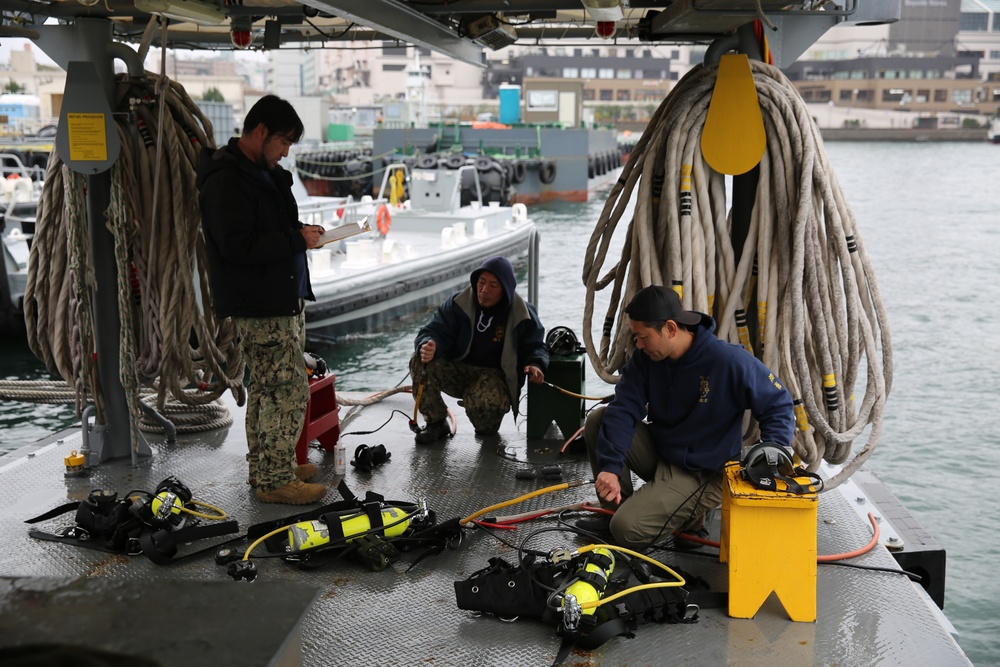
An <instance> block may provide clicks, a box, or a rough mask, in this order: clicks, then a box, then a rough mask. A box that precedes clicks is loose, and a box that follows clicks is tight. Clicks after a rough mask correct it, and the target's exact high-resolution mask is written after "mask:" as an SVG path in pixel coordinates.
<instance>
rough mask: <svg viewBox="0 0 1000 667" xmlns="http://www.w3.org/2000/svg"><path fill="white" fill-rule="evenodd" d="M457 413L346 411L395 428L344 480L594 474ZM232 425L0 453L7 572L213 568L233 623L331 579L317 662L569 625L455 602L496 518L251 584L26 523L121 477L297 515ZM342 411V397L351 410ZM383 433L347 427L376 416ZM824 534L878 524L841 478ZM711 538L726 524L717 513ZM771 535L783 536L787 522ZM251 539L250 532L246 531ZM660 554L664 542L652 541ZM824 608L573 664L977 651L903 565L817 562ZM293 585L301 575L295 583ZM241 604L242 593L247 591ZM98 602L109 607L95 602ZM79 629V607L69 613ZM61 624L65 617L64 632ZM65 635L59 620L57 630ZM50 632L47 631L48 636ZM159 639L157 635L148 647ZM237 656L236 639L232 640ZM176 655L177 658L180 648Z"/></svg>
mask: <svg viewBox="0 0 1000 667" xmlns="http://www.w3.org/2000/svg"><path fill="white" fill-rule="evenodd" d="M450 405H451V406H452V409H453V411H454V412H455V414H456V416H457V419H458V433H457V435H456V436H455V437H454V438H453V439H451V440H448V441H447V442H446V443H438V444H435V445H430V446H423V447H416V446H414V444H413V435H412V433H411V432H410V431H409V429H408V428H407V423H406V420H405V419H404V418H403V417H401V416H400V415H396V416H394V417H392V418H391V420H390V416H391V412H392V410H399V411H401V412H402V413H403V414H411V413H412V410H413V400H412V398H411V397H410V396H408V395H395V396H391V397H389V398H388V399H386V400H384V401H382V402H381V403H378V404H375V405H373V406H370V407H366V408H364V409H362V410H360V411H359V412H358V413H357V417H356V419H351V420H349V421H347V423H346V424H345V425H344V426H343V428H342V430H343V431H344V432H345V435H344V442H345V443H346V444H347V448H348V455H349V456H350V455H351V454H353V451H354V448H355V447H357V446H358V445H360V444H362V443H367V444H369V445H375V444H384V445H385V446H386V448H387V449H388V450H389V451H390V452H391V453H392V458H391V460H390V461H389V462H388V463H386V464H384V465H382V466H380V467H378V468H376V469H375V470H374V471H372V472H371V473H368V474H365V473H360V472H358V471H356V470H355V469H354V468H352V467H350V466H348V473H347V483H348V485H349V486H350V488H351V489H352V490H353V491H354V492H355V493H356V494H358V495H363V494H364V492H365V491H368V490H372V491H376V492H378V493H381V494H383V495H384V496H385V497H386V498H389V499H393V500H416V499H419V498H426V499H427V502H428V504H429V506H430V507H431V509H433V510H434V511H435V512H436V513H437V516H438V519H439V520H444V519H448V518H451V517H456V516H457V517H465V516H468V515H470V514H472V513H473V512H475V511H477V510H479V509H481V508H483V507H487V506H489V505H492V504H494V503H498V502H502V501H505V500H508V499H511V498H515V497H517V496H520V495H522V494H524V493H527V492H529V491H532V490H534V489H536V488H540V487H541V486H545V485H547V483H546V482H541V481H523V480H516V479H515V477H514V475H515V472H516V471H517V470H518V469H520V468H523V467H525V466H526V465H535V464H543V463H560V464H562V465H563V477H564V479H566V480H574V479H587V478H589V468H588V466H587V464H586V463H585V462H583V461H580V460H579V459H572V458H567V457H566V456H560V455H559V452H558V450H559V448H560V446H561V445H562V441H561V439H558V438H556V439H552V438H550V439H545V440H530V441H529V440H528V439H527V438H525V437H524V435H523V432H524V424H523V423H522V422H523V416H522V417H521V418H520V419H519V422H518V423H517V424H516V425H515V423H514V420H513V419H512V418H511V417H507V418H505V420H504V424H503V427H502V429H501V433H500V435H499V437H497V438H492V439H482V438H478V437H476V436H474V435H473V433H472V427H471V425H470V424H469V423H468V421H467V420H466V419H465V416H464V413H463V411H462V410H461V408H458V407H457V406H455V404H454V402H451V403H450ZM229 407H230V409H231V410H232V411H233V413H234V418H235V424H234V426H232V427H231V428H230V429H227V430H224V431H222V432H214V433H209V434H203V435H197V436H179V437H178V442H177V443H176V444H171V445H167V444H162V443H159V442H157V440H156V438H157V436H151V437H150V439H151V440H152V442H151V444H152V446H153V449H154V452H155V456H154V457H153V458H152V459H151V460H148V461H145V462H142V463H140V465H139V466H138V467H136V468H133V467H132V466H131V465H130V464H129V463H128V462H123V463H111V464H105V465H103V466H101V467H100V468H98V469H96V470H95V471H94V474H93V475H92V476H91V477H90V478H86V479H65V478H64V477H63V472H64V470H65V468H64V464H63V457H64V456H66V455H67V454H69V452H70V450H71V449H78V448H79V447H80V436H79V434H78V433H76V434H72V435H65V436H62V442H53V443H52V444H51V445H50V446H48V447H42V448H40V449H36V450H35V453H34V454H33V455H32V456H31V457H30V458H29V457H27V456H25V455H23V454H22V455H20V456H18V455H17V454H15V455H11V456H8V457H5V458H0V576H5V577H57V578H63V579H67V578H68V579H77V578H84V579H89V580H95V581H100V582H103V583H107V584H108V585H109V586H111V585H112V583H111V582H135V583H137V584H140V585H149V586H151V587H153V588H151V590H153V589H154V588H159V587H167V588H170V587H171V586H172V585H174V582H192V581H193V582H204V583H203V585H201V586H191V585H189V584H187V583H185V584H183V585H181V584H179V583H178V585H177V586H176V591H177V594H178V595H179V596H182V597H183V598H190V600H188V602H190V603H195V602H196V603H197V604H198V605H199V608H200V609H203V610H204V611H203V612H201V613H203V614H205V615H207V616H208V617H209V618H210V620H211V622H219V623H223V622H225V619H226V618H227V617H228V616H230V615H231V614H232V613H233V605H234V600H236V599H237V598H234V597H231V596H229V595H227V591H228V590H229V589H231V590H232V595H233V596H237V595H240V594H242V593H243V592H244V589H246V588H254V587H258V586H261V584H274V583H276V582H277V583H289V584H291V583H294V584H300V585H304V586H309V587H315V588H317V589H318V590H319V595H318V597H317V598H316V600H315V602H314V603H313V604H312V606H311V608H310V609H309V611H308V612H307V613H306V616H305V618H304V620H303V624H302V662H303V664H305V665H316V666H325V665H348V664H350V665H358V666H364V665H378V666H380V667H381V666H384V665H418V664H419V665H437V666H441V665H455V666H462V667H465V666H472V665H483V666H493V665H517V666H520V665H549V664H551V663H552V660H553V658H554V657H555V655H556V651H557V650H558V647H559V644H560V639H559V638H558V637H557V636H556V634H555V632H554V628H553V627H550V626H547V625H544V624H542V623H540V622H535V621H530V620H518V621H516V622H514V623H506V622H502V621H500V620H498V619H496V618H493V617H488V616H484V617H476V616H475V615H473V614H471V613H469V612H466V611H463V610H460V609H458V607H457V606H456V603H455V594H454V587H453V585H454V582H455V581H457V580H460V579H464V578H465V577H467V576H468V575H469V574H471V573H472V572H475V571H476V570H479V569H482V568H483V567H485V566H486V564H487V560H488V559H489V558H490V557H492V556H497V555H498V556H503V557H504V558H506V559H507V560H508V561H510V562H515V561H516V558H517V556H516V551H515V550H513V549H511V548H509V547H507V546H504V545H502V544H501V543H500V542H498V541H497V540H496V539H494V538H492V537H491V536H490V535H488V534H486V531H484V530H478V529H477V530H469V531H466V535H465V539H464V541H463V543H462V545H461V546H460V547H459V548H457V549H454V550H445V552H444V553H442V554H440V555H438V556H432V557H428V558H426V559H424V560H423V561H421V562H420V563H419V564H418V565H417V566H416V567H415V568H414V569H413V570H411V571H410V572H408V573H407V572H405V570H406V569H407V568H408V567H409V565H410V564H411V562H412V561H413V560H414V558H415V554H412V553H411V554H404V556H403V558H402V559H401V560H400V561H399V562H397V563H395V564H394V565H392V566H390V568H389V569H387V570H384V571H382V572H368V571H366V570H364V569H362V568H361V567H360V566H358V565H355V564H353V563H348V562H337V563H335V564H333V565H330V566H327V567H325V568H323V569H319V570H315V571H309V572H306V571H299V570H298V569H296V568H295V567H294V566H293V565H290V564H287V563H284V562H283V561H281V560H280V559H259V560H257V561H256V562H257V566H258V570H259V576H258V579H257V582H255V583H237V582H234V581H232V580H231V579H230V578H229V577H227V576H226V573H225V568H224V567H220V566H217V565H216V564H215V563H214V561H213V559H212V558H211V557H210V556H204V557H198V558H195V559H191V560H188V561H183V562H180V563H177V564H174V565H168V566H158V565H155V564H153V562H152V561H150V560H148V559H147V558H145V557H144V556H137V557H131V558H129V557H124V556H117V555H111V554H106V553H101V552H98V551H91V550H86V549H79V548H74V547H70V546H66V545H60V544H53V543H49V542H41V541H37V540H34V539H32V538H29V537H28V526H27V525H26V524H24V523H23V521H24V520H25V519H27V518H30V517H33V516H36V515H38V514H41V513H43V512H45V511H47V510H49V509H52V508H53V507H56V506H57V505H60V504H63V503H65V502H67V501H69V500H81V499H83V498H84V497H85V496H86V495H87V493H88V492H89V490H90V489H92V488H108V489H113V490H116V491H119V492H126V491H128V490H130V489H147V490H152V489H153V488H154V487H155V486H156V484H157V483H158V482H159V481H160V480H162V479H164V478H166V477H168V476H170V475H174V476H176V477H178V478H179V479H180V480H181V481H183V482H184V483H185V484H187V485H188V486H189V487H190V488H191V490H192V491H193V493H194V496H195V498H196V499H201V500H204V501H205V502H208V503H211V504H213V505H216V506H219V507H221V508H223V509H225V510H226V511H227V512H228V513H229V515H230V516H231V517H233V518H236V519H238V520H239V522H240V526H241V528H245V527H247V526H249V525H252V524H254V523H257V522H260V521H265V520H269V519H276V518H280V517H284V516H287V515H289V514H292V513H295V512H296V508H292V507H288V506H279V505H263V504H261V503H259V502H257V501H256V499H255V498H254V497H253V494H252V491H251V489H250V487H249V486H248V485H247V483H246V477H247V466H246V461H245V458H244V455H245V453H246V445H245V439H244V433H243V427H242V413H241V412H239V411H238V409H237V408H236V407H235V406H234V405H232V404H229ZM345 414H346V409H345V408H342V409H341V418H342V420H343V418H344V415H345ZM387 420H389V423H388V424H387V425H386V426H385V427H383V428H381V429H380V430H378V431H377V432H376V433H374V434H371V435H351V432H355V433H357V432H362V431H372V430H375V429H379V427H380V426H381V425H382V424H383V423H384V422H386V421H387ZM310 460H311V461H313V462H314V463H317V464H319V466H320V469H321V473H320V477H319V479H318V480H314V481H322V482H325V483H327V484H329V485H330V486H331V491H330V492H329V494H328V495H327V497H326V499H325V502H334V501H336V500H339V499H340V498H339V496H338V494H337V493H336V491H335V490H334V488H333V487H335V486H336V482H337V481H339V479H338V478H337V477H335V476H334V474H333V457H332V455H327V454H324V453H323V452H321V451H318V450H314V451H311V452H310ZM591 489H592V487H591V486H590V485H585V486H583V487H580V488H577V489H570V490H568V491H561V492H557V493H554V494H551V495H545V496H540V497H538V498H535V499H532V500H530V501H527V502H525V503H522V504H520V505H518V506H516V507H512V508H509V510H504V511H503V513H511V514H513V513H518V512H523V511H528V510H532V509H542V508H548V507H553V506H558V505H563V504H567V503H572V502H578V501H583V500H593V496H592V491H591ZM818 515H819V519H818V520H819V526H818V548H819V553H820V554H830V553H842V552H846V551H851V550H854V549H856V548H858V547H860V546H862V545H864V544H866V543H867V542H868V541H869V539H870V535H871V532H870V528H869V526H867V525H866V524H865V522H864V521H863V520H862V519H861V518H860V517H859V515H858V513H857V512H856V511H855V510H854V508H853V507H851V505H850V503H849V502H848V501H847V500H846V499H845V498H844V497H843V496H842V495H841V494H840V493H838V492H831V493H826V494H824V495H822V496H821V499H820V503H819V508H818ZM70 517H71V515H64V516H63V517H60V518H59V519H53V520H52V521H50V522H48V523H46V524H43V525H41V527H42V528H43V529H47V530H54V529H56V528H58V527H61V526H63V525H66V524H67V523H69V522H70V521H71V519H70ZM553 525H555V521H554V520H548V519H543V520H539V521H535V522H531V523H528V524H522V525H521V527H520V528H519V529H518V530H517V531H502V533H501V537H503V538H504V539H507V540H508V541H511V542H514V543H516V542H517V541H519V540H521V539H523V537H524V536H526V535H528V534H529V532H531V531H532V530H533V529H535V528H541V527H546V526H553ZM712 532H713V535H712V539H716V540H717V539H718V520H716V521H715V522H714V524H713V531H712ZM773 539H781V537H780V536H773ZM581 544H582V542H580V541H579V538H577V537H575V536H573V535H572V534H569V533H544V534H542V535H540V536H538V537H537V538H536V539H534V540H533V541H532V542H531V546H532V547H535V548H541V549H547V548H552V547H557V546H559V547H570V548H572V547H575V546H579V545H581ZM244 546H245V543H244ZM700 552H701V553H698V552H695V553H690V554H689V553H673V552H658V555H659V557H660V558H661V559H662V560H663V561H664V562H666V563H667V564H669V565H672V566H677V567H679V568H682V569H683V570H685V571H687V572H689V573H691V574H693V575H697V576H699V577H702V578H704V579H705V580H706V581H708V582H709V583H710V585H711V586H712V587H713V589H714V590H725V589H726V585H727V577H728V575H727V572H726V568H725V565H724V564H720V563H719V562H718V557H717V554H718V552H717V550H715V549H711V548H703V549H701V550H700ZM654 555H657V554H654ZM850 562H851V563H852V564H858V565H864V566H876V567H884V568H892V569H898V566H897V565H896V562H895V560H894V559H893V558H892V556H891V555H890V554H889V553H888V551H886V550H885V549H884V548H883V547H881V546H878V547H876V548H875V549H873V550H872V551H871V552H869V553H867V554H865V555H863V556H861V557H858V558H855V559H852V560H851V561H850ZM817 581H818V590H817V614H818V617H817V621H816V622H815V623H794V622H791V621H789V620H788V618H787V616H786V615H785V613H784V610H783V608H782V607H781V604H780V603H779V602H778V601H777V599H776V598H775V597H774V596H773V595H772V596H771V598H769V599H768V601H767V602H765V603H764V606H763V607H762V608H761V610H760V611H759V612H758V613H757V615H756V617H755V618H753V619H731V618H729V617H728V616H727V615H726V613H725V610H724V609H703V610H702V611H701V615H700V620H699V622H698V623H695V624H691V625H662V626H659V625H645V626H641V627H640V628H639V630H638V632H637V636H636V638H634V639H626V638H622V637H619V638H616V639H614V640H612V641H610V642H608V643H607V644H605V645H604V646H602V647H601V648H599V649H597V650H595V651H593V652H587V651H576V650H575V651H574V652H573V653H571V654H570V656H569V657H568V658H567V660H566V661H565V662H564V664H565V665H626V664H627V665H632V666H636V665H662V664H667V663H669V664H672V665H720V664H732V665H741V667H742V666H752V665H762V666H765V665H766V667H773V665H776V664H781V665H834V664H836V665H843V666H850V665H857V666H862V665H863V666H866V667H867V666H870V665H908V666H911V667H919V666H921V665H927V666H933V667H943V666H949V665H969V664H971V663H969V661H968V659H967V658H966V657H965V655H964V653H962V651H961V649H960V648H959V646H958V644H957V642H956V641H955V640H954V639H953V638H952V637H951V635H950V634H949V627H948V624H947V621H946V620H945V619H944V617H943V616H942V615H941V613H940V612H939V611H938V610H937V609H936V607H934V606H933V605H932V604H931V603H930V601H929V598H928V597H927V596H926V595H925V594H924V593H923V591H922V590H920V589H919V587H918V586H916V585H914V584H912V583H911V582H910V581H909V580H908V579H907V578H905V577H903V576H901V575H897V574H891V573H883V572H872V571H866V570H858V569H853V568H846V567H838V566H835V565H820V566H819V571H818V576H817ZM288 590H289V595H292V594H293V591H300V590H301V589H296V588H293V587H289V589H288ZM4 604H5V603H4V602H3V601H2V600H0V645H14V644H20V643H23V642H22V640H21V639H20V638H19V635H17V634H13V633H11V632H9V631H7V630H8V628H7V627H4V625H5V624H4V622H3V620H2V619H3V618H4V617H3V608H2V605H4ZM235 604H238V603H235ZM247 604H248V605H250V606H251V607H252V610H251V611H252V612H253V613H255V614H257V615H259V616H260V617H262V618H264V619H267V618H270V617H271V616H272V615H277V614H280V612H279V611H278V610H276V609H275V608H274V607H273V606H272V605H270V604H263V603H261V602H260V601H253V602H247ZM95 613H96V611H95ZM160 621H162V619H156V618H154V617H153V616H152V615H149V616H147V617H143V616H142V615H135V616H134V623H135V624H136V625H137V626H142V625H145V624H155V623H158V622H160ZM65 623H66V625H65V627H66V628H67V629H68V628H70V627H72V623H73V619H72V618H67V619H66V620H65ZM55 627H56V626H53V632H54V633H55V634H59V633H58V632H56V630H55ZM237 637H239V635H235V636H230V635H223V636H221V637H220V638H219V642H220V643H221V644H222V645H223V646H231V647H232V648H233V650H234V651H236V650H237V648H238V643H239V642H240V641H242V640H241V639H239V638H237ZM62 638H65V637H60V636H56V637H53V640H59V639H62ZM36 639H37V637H36ZM152 655H153V648H152V647H150V657H152ZM234 655H236V654H235V653H234ZM273 657H274V656H273V655H266V654H265V652H264V651H261V653H260V655H259V656H245V655H244V656H242V657H241V658H239V659H238V660H233V661H230V660H225V661H223V662H220V661H218V660H213V659H211V657H210V656H209V655H207V654H205V655H202V654H199V653H197V652H193V653H192V654H191V655H190V656H188V657H186V658H185V661H184V662H185V663H186V665H185V667H194V666H195V665H202V664H205V665H208V664H212V665H219V664H227V663H228V664H240V665H243V666H246V667H250V666H252V665H267V664H271V660H272V658H273ZM164 664H178V663H176V662H173V661H171V662H170V663H164Z"/></svg>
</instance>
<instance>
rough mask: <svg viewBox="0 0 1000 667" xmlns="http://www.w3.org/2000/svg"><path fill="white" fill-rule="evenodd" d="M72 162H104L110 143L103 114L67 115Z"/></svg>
mask: <svg viewBox="0 0 1000 667" xmlns="http://www.w3.org/2000/svg"><path fill="white" fill-rule="evenodd" d="M66 121H67V134H68V135H69V155H70V159H71V160H74V161H76V160H81V161H95V162H104V161H106V160H107V159H108V141H107V134H106V131H105V125H104V114H102V113H69V114H66Z"/></svg>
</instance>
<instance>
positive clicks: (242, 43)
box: [229, 30, 253, 49]
mask: <svg viewBox="0 0 1000 667" xmlns="http://www.w3.org/2000/svg"><path fill="white" fill-rule="evenodd" d="M229 38H230V39H231V40H232V42H233V46H235V47H236V48H238V49H246V48H249V46H250V45H251V44H253V36H251V35H250V31H249V30H233V31H232V32H231V33H229Z"/></svg>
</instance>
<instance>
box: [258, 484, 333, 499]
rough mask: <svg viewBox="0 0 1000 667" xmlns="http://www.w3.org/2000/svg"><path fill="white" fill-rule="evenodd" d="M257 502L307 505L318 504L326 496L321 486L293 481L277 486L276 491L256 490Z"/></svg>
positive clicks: (324, 487)
mask: <svg viewBox="0 0 1000 667" xmlns="http://www.w3.org/2000/svg"><path fill="white" fill-rule="evenodd" d="M255 493H256V494H257V500H259V501H260V502H262V503H281V504H283V505H309V504H310V503H315V502H319V500H320V498H322V497H323V496H325V495H326V486H324V485H323V484H307V483H306V482H303V481H301V480H298V479H296V480H294V481H292V482H289V483H288V484H285V485H284V486H279V487H278V488H277V489H271V490H270V491H263V490H261V489H257V491H256V492H255Z"/></svg>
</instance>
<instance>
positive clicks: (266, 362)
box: [234, 313, 309, 491]
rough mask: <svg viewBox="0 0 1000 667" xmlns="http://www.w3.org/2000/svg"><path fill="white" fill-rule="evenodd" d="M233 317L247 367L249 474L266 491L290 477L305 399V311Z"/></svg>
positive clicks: (286, 482) (293, 470) (303, 418)
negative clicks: (282, 314)
mask: <svg viewBox="0 0 1000 667" xmlns="http://www.w3.org/2000/svg"><path fill="white" fill-rule="evenodd" d="M234 321H235V323H236V331H237V334H238V335H239V339H240V347H241V348H242V350H243V358H244V359H246V362H247V368H248V369H249V370H250V384H249V385H248V386H247V394H248V396H247V420H246V429H247V447H248V448H249V453H248V454H247V461H248V462H249V464H250V479H253V480H256V481H257V488H258V489H263V490H265V491H268V490H271V489H276V488H278V487H280V486H284V485H285V484H288V483H289V482H291V481H292V480H294V479H295V444H296V443H297V442H298V439H299V435H300V434H301V433H302V426H303V424H304V423H305V417H306V404H307V403H308V401H309V380H308V377H307V376H306V367H305V363H304V362H303V359H302V354H303V351H304V349H305V315H304V313H300V314H299V315H290V316H285V317H252V318H235V320H234Z"/></svg>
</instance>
